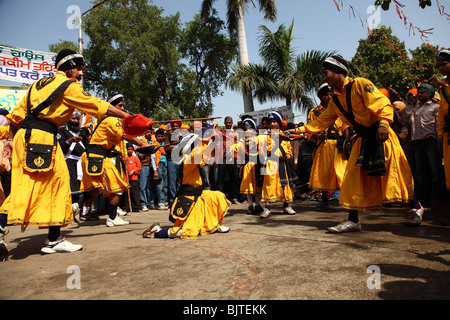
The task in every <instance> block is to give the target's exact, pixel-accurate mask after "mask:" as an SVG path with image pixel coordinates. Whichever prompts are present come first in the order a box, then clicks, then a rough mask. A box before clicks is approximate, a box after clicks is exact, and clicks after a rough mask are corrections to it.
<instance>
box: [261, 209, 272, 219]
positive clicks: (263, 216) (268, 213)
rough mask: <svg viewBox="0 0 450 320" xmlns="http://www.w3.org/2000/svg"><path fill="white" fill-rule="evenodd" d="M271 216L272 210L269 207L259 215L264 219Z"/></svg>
mask: <svg viewBox="0 0 450 320" xmlns="http://www.w3.org/2000/svg"><path fill="white" fill-rule="evenodd" d="M269 216H270V210H269V209H267V208H264V210H263V212H261V213H260V215H259V217H260V218H262V219H266V218H268V217H269Z"/></svg>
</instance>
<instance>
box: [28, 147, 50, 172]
mask: <svg viewBox="0 0 450 320" xmlns="http://www.w3.org/2000/svg"><path fill="white" fill-rule="evenodd" d="M55 152H56V145H47V144H37V143H27V144H26V154H25V163H24V168H25V169H26V170H27V171H28V172H36V171H39V172H47V171H50V170H52V169H53V165H54V161H53V160H54V158H55Z"/></svg>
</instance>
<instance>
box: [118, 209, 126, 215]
mask: <svg viewBox="0 0 450 320" xmlns="http://www.w3.org/2000/svg"><path fill="white" fill-rule="evenodd" d="M117 214H119V215H121V216H126V215H127V213H126V212H125V211H123V210H122V208H120V207H117Z"/></svg>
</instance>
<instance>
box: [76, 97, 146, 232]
mask: <svg viewBox="0 0 450 320" xmlns="http://www.w3.org/2000/svg"><path fill="white" fill-rule="evenodd" d="M108 102H109V103H110V104H111V105H113V106H115V107H116V108H118V109H119V110H123V109H124V97H123V95H121V94H117V93H114V94H110V95H109V97H108ZM124 140H126V141H128V142H130V143H132V144H135V145H138V146H143V145H144V142H143V141H142V140H140V139H137V138H130V137H127V136H124V132H123V130H122V123H121V122H120V119H118V118H117V117H103V118H101V119H100V120H99V122H98V123H97V125H96V127H95V128H94V132H93V133H92V136H91V139H90V141H89V144H88V145H87V146H86V152H84V153H83V155H82V156H81V160H80V161H81V168H82V170H83V179H82V180H81V185H80V190H81V191H82V192H84V193H85V194H89V192H90V191H93V190H101V192H102V193H103V196H104V197H105V200H106V205H107V212H108V218H107V219H106V226H108V227H115V226H121V225H127V224H129V223H130V222H129V221H128V220H123V219H122V218H121V217H120V216H119V215H118V214H117V209H118V206H119V201H120V196H121V195H122V194H123V192H124V191H126V190H128V189H129V188H130V184H129V181H128V178H127V174H126V170H125V165H124V164H123V163H122V159H123V158H124V157H125V152H126V149H125V143H124ZM90 158H91V159H96V160H97V161H100V162H101V163H100V162H99V165H96V166H97V169H98V170H91V169H92V168H88V165H89V161H90V160H89V159H90ZM101 166H102V169H100V167H101ZM97 171H98V172H97Z"/></svg>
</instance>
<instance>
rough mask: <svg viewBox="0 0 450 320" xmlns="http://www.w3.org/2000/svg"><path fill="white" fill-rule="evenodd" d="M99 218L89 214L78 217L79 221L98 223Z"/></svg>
mask: <svg viewBox="0 0 450 320" xmlns="http://www.w3.org/2000/svg"><path fill="white" fill-rule="evenodd" d="M99 219H100V218H99V217H98V216H97V215H95V214H90V213H88V214H87V215H85V216H81V217H80V220H81V221H98V220H99Z"/></svg>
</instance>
